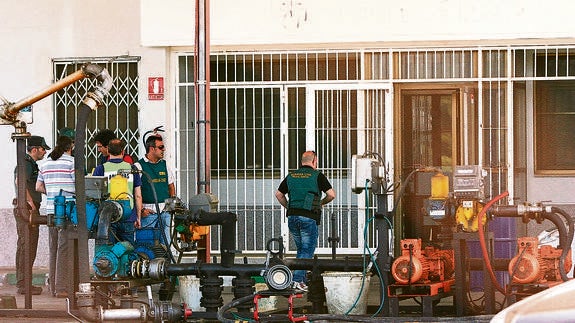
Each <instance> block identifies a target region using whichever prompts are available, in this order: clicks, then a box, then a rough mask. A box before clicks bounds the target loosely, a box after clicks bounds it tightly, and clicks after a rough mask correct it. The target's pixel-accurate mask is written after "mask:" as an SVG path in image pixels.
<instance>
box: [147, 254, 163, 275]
mask: <svg viewBox="0 0 575 323" xmlns="http://www.w3.org/2000/svg"><path fill="white" fill-rule="evenodd" d="M165 263H166V259H164V258H155V259H152V260H151V261H150V262H149V264H148V274H149V276H150V278H152V279H155V280H164V278H165V275H164V269H165Z"/></svg>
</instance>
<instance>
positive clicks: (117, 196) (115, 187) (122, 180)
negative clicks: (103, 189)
mask: <svg viewBox="0 0 575 323" xmlns="http://www.w3.org/2000/svg"><path fill="white" fill-rule="evenodd" d="M109 187H110V199H111V200H128V199H129V198H130V197H129V196H128V194H127V193H128V192H129V191H128V178H126V177H124V176H122V175H116V176H114V177H112V179H110V184H109Z"/></svg>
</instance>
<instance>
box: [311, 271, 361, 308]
mask: <svg viewBox="0 0 575 323" xmlns="http://www.w3.org/2000/svg"><path fill="white" fill-rule="evenodd" d="M321 275H322V277H323V285H324V287H325V300H326V303H327V310H328V312H329V314H346V313H347V314H350V315H353V314H355V315H362V314H365V312H366V309H367V298H368V294H369V281H370V278H371V277H370V274H368V275H366V276H365V281H364V282H363V289H362V287H361V284H362V280H363V279H364V278H363V273H361V272H325V273H323V274H321ZM360 290H361V295H360ZM354 304H355V307H353V309H352V310H351V311H350V309H351V308H352V306H353V305H354ZM348 311H349V313H348Z"/></svg>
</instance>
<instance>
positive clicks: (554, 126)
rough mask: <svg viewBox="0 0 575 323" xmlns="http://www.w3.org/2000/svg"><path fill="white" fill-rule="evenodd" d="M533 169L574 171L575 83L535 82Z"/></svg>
mask: <svg viewBox="0 0 575 323" xmlns="http://www.w3.org/2000/svg"><path fill="white" fill-rule="evenodd" d="M536 89H537V92H536V93H537V97H536V100H535V101H536V106H535V113H536V126H535V127H536V146H537V149H536V153H535V154H536V170H537V171H546V170H575V145H574V144H573V143H574V142H575V82H574V81H539V82H537V83H536Z"/></svg>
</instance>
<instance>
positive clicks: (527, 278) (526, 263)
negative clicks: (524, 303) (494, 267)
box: [508, 237, 572, 284]
mask: <svg viewBox="0 0 575 323" xmlns="http://www.w3.org/2000/svg"><path fill="white" fill-rule="evenodd" d="M517 248H518V254H517V256H515V257H514V258H513V259H511V261H510V262H509V268H508V270H509V274H510V275H511V277H512V278H513V282H514V283H520V284H532V283H548V282H563V281H562V279H561V274H560V271H559V258H560V256H561V253H562V252H563V250H562V249H559V248H555V247H552V246H547V245H544V246H541V247H539V243H538V240H537V238H535V237H524V238H518V239H517ZM571 263H572V261H571V250H570V251H569V253H568V254H567V257H566V258H565V263H564V267H565V271H566V272H568V271H569V270H570V268H571Z"/></svg>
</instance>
